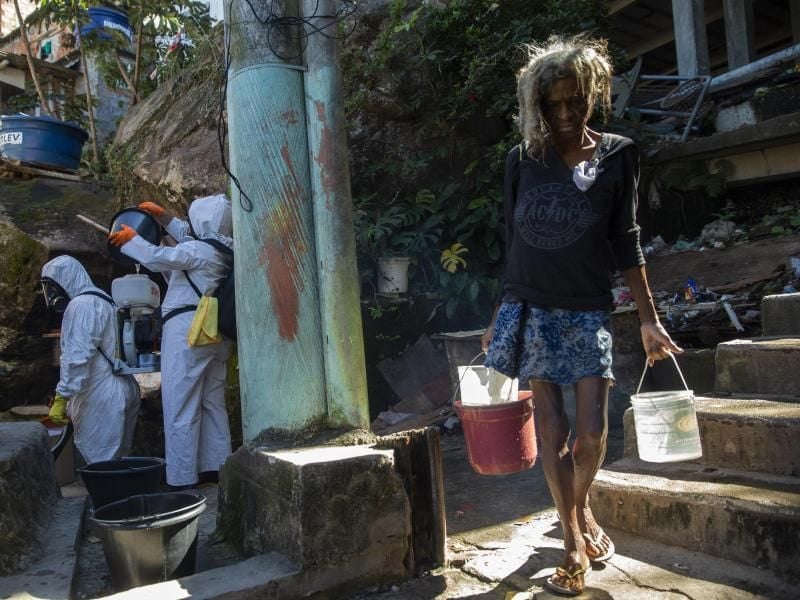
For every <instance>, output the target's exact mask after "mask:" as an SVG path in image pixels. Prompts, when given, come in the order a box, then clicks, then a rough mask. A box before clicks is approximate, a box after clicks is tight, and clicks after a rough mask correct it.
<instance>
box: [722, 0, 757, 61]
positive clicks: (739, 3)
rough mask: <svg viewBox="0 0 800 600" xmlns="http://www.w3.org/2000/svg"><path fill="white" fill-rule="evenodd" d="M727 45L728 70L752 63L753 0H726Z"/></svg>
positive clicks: (753, 45)
mask: <svg viewBox="0 0 800 600" xmlns="http://www.w3.org/2000/svg"><path fill="white" fill-rule="evenodd" d="M724 10H725V45H726V48H727V51H728V70H729V71H730V70H731V69H736V68H738V67H743V66H745V65H747V64H750V63H751V62H753V60H754V59H755V44H754V41H753V40H754V36H753V2H752V0H724Z"/></svg>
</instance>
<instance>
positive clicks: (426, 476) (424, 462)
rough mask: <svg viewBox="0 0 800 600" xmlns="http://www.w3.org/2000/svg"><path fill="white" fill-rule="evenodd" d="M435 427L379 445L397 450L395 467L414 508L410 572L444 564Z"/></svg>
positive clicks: (441, 487) (441, 485) (396, 436)
mask: <svg viewBox="0 0 800 600" xmlns="http://www.w3.org/2000/svg"><path fill="white" fill-rule="evenodd" d="M439 441H440V440H439V430H438V429H436V428H435V427H429V428H426V429H416V430H414V431H406V432H403V433H398V434H394V435H391V436H386V437H382V438H380V439H379V440H378V443H377V444H376V447H378V448H383V449H391V450H394V454H395V467H396V468H397V471H398V473H399V475H400V478H401V479H402V481H403V486H404V488H405V490H406V493H407V494H408V498H409V505H410V508H411V545H410V546H411V547H410V548H409V555H408V558H407V561H406V566H407V568H408V570H409V572H410V573H412V574H414V575H418V574H419V573H421V572H422V571H424V570H427V569H430V568H434V567H437V566H442V565H444V562H445V556H446V535H447V534H446V524H445V506H444V477H443V470H442V457H441V449H440V444H439Z"/></svg>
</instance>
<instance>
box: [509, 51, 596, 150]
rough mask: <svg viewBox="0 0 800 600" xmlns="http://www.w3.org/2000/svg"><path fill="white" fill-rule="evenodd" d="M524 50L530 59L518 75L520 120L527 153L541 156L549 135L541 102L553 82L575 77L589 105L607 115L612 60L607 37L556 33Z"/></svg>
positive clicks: (580, 91) (518, 119)
mask: <svg viewBox="0 0 800 600" xmlns="http://www.w3.org/2000/svg"><path fill="white" fill-rule="evenodd" d="M523 50H524V51H525V53H526V55H527V62H526V65H525V66H524V67H522V69H520V71H519V73H518V74H517V99H518V101H519V115H518V117H517V121H518V125H519V130H520V133H521V134H522V138H523V139H524V141H525V146H526V152H527V153H528V156H530V157H531V158H541V157H542V156H543V154H544V149H545V146H546V143H547V136H548V135H549V130H548V126H547V122H546V121H545V118H544V115H543V113H542V102H543V100H544V98H545V96H546V95H547V93H548V92H549V90H550V88H551V86H552V85H553V83H554V82H555V81H556V80H558V79H563V78H564V77H570V76H572V77H575V79H576V80H577V82H578V92H579V93H580V94H582V95H583V96H584V98H585V99H586V102H587V104H588V106H590V107H596V108H598V109H599V110H600V113H601V114H602V116H603V118H605V117H607V116H608V114H609V113H610V111H611V74H612V67H611V59H610V58H609V55H608V44H607V42H606V41H605V40H603V39H589V38H587V37H585V36H576V37H573V38H561V37H557V36H553V37H551V38H550V39H549V40H547V43H546V44H545V45H543V46H537V45H535V44H526V45H525V46H524V47H523Z"/></svg>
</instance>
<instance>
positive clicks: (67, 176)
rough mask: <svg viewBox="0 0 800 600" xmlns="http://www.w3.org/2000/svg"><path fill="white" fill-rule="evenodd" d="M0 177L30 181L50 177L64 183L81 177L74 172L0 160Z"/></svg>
mask: <svg viewBox="0 0 800 600" xmlns="http://www.w3.org/2000/svg"><path fill="white" fill-rule="evenodd" d="M0 177H2V178H5V179H10V178H16V179H32V178H34V177H50V178H52V179H63V180H65V181H80V180H81V176H80V175H79V174H78V173H77V172H75V171H61V170H54V169H52V168H49V167H44V166H42V165H34V164H30V163H24V162H22V161H19V160H11V159H8V158H0Z"/></svg>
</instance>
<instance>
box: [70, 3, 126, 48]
mask: <svg viewBox="0 0 800 600" xmlns="http://www.w3.org/2000/svg"><path fill="white" fill-rule="evenodd" d="M87 12H88V13H89V19H90V20H89V22H88V23H86V24H84V25H83V26H82V27H81V35H82V36H85V35H89V34H90V33H92V32H96V33H97V35H99V36H100V37H101V38H104V39H109V38H110V37H111V35H110V34H109V33H107V32H108V31H111V30H114V31H119V32H120V33H122V34H123V35H124V36H125V37H127V38H128V40H129V41H132V40H133V29H132V28H131V26H130V23H129V22H128V13H126V12H125V11H124V10H120V9H118V8H111V7H109V6H93V7H92V8H90V9H88V10H87Z"/></svg>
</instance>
